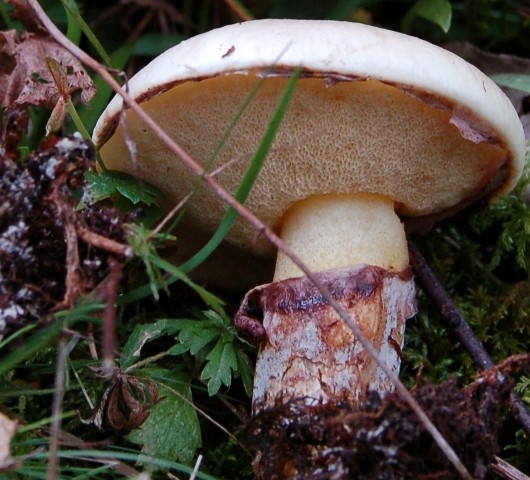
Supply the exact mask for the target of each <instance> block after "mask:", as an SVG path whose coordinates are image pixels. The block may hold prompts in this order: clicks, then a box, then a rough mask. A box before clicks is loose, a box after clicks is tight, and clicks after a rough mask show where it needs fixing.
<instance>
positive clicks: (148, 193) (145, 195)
mask: <svg viewBox="0 0 530 480" xmlns="http://www.w3.org/2000/svg"><path fill="white" fill-rule="evenodd" d="M85 180H86V186H85V189H86V193H85V195H87V196H88V197H89V198H90V199H91V200H92V201H94V202H99V201H101V200H105V199H107V198H110V197H112V196H114V195H116V194H117V193H119V194H121V195H123V196H124V197H125V198H127V199H128V200H129V201H130V202H132V204H133V205H137V204H138V203H140V202H143V203H145V204H146V205H153V204H154V205H158V204H157V202H156V199H157V198H161V197H162V193H161V192H160V190H158V188H156V187H155V186H153V185H151V184H150V183H147V182H144V181H143V180H139V179H138V178H136V177H133V176H132V175H129V174H128V173H125V172H120V171H118V170H104V171H102V172H93V171H90V172H87V173H86V174H85Z"/></svg>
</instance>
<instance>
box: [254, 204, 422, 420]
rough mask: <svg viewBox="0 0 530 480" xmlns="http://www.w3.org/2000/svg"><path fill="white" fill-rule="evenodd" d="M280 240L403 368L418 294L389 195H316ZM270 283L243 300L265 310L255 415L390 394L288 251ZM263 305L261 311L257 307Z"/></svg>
mask: <svg viewBox="0 0 530 480" xmlns="http://www.w3.org/2000/svg"><path fill="white" fill-rule="evenodd" d="M282 239H284V240H285V241H286V242H287V243H288V244H289V245H290V247H291V248H292V249H293V250H294V252H295V253H296V254H297V255H298V256H299V257H300V258H301V260H302V261H303V262H304V263H306V264H307V265H308V266H309V268H311V269H313V270H315V271H317V272H320V273H318V275H319V277H320V279H321V281H322V283H323V284H324V285H326V287H327V288H328V289H329V290H330V292H331V293H332V294H333V296H334V297H335V298H336V300H337V301H338V302H340V303H341V304H342V306H343V307H344V308H345V309H346V310H347V311H348V312H349V313H350V315H351V316H352V318H353V319H354V321H356V322H357V324H358V325H359V327H360V328H361V330H362V331H363V333H364V334H365V335H366V337H367V338H368V339H369V340H370V341H371V342H372V343H373V345H374V347H375V348H376V349H377V351H378V352H379V354H380V357H381V359H382V361H384V362H386V363H387V365H388V366H389V367H390V368H391V369H392V370H394V371H395V372H397V371H398V370H399V365H400V359H401V348H402V345H403V334H404V329H405V321H406V319H407V318H409V317H411V316H412V315H414V313H415V312H416V310H415V308H416V307H415V290H414V282H413V279H412V274H411V270H410V267H409V266H408V251H407V243H406V237H405V232H404V228H403V225H402V223H401V221H400V220H399V218H398V217H397V215H396V214H395V213H394V208H393V204H392V202H391V201H389V200H388V199H386V198H385V197H382V196H378V195H372V194H355V195H330V196H315V197H311V198H309V199H307V200H304V201H303V202H300V203H298V204H296V205H295V206H293V207H292V208H291V209H290V210H289V211H288V212H287V214H286V215H285V217H284V223H283V225H282ZM274 280H275V281H274V283H271V284H269V285H265V286H262V287H258V288H257V289H255V290H254V291H251V292H250V293H249V295H248V296H247V299H246V301H245V302H244V305H245V306H250V307H252V308H250V307H249V309H248V311H255V309H256V306H258V308H259V309H261V311H262V313H263V328H264V330H265V339H264V341H262V343H261V345H260V351H259V354H258V360H257V365H256V376H255V382H254V399H253V402H254V411H255V412H257V411H260V410H261V409H263V408H267V407H273V406H277V405H278V404H283V403H287V402H288V401H289V400H294V399H300V398H304V400H305V401H306V402H308V403H309V404H313V403H315V402H324V403H328V402H334V403H336V402H342V401H349V402H352V403H356V402H359V401H360V400H361V399H362V398H363V397H364V395H365V393H366V391H367V389H368V388H370V389H375V390H378V391H387V390H390V389H392V385H391V382H390V381H389V380H388V379H387V378H386V376H385V375H384V373H383V372H382V370H381V369H380V368H379V366H378V365H377V363H376V361H375V360H374V359H372V358H370V356H369V355H368V354H367V352H366V351H365V350H364V349H363V347H362V345H361V344H360V342H359V341H358V339H356V338H355V336H354V335H353V333H352V331H351V330H350V329H349V328H348V326H347V325H345V324H344V322H343V321H342V320H341V319H340V318H339V317H338V315H337V313H336V312H335V311H334V310H333V309H332V308H331V307H330V306H329V305H328V304H327V302H325V300H324V299H323V297H322V295H321V294H320V292H319V291H318V290H317V289H316V288H315V287H314V285H312V283H311V282H310V281H309V280H308V279H307V278H306V277H303V276H301V275H300V271H299V270H298V268H297V267H296V266H295V265H294V264H293V263H292V262H291V261H290V260H289V259H288V258H287V257H286V256H285V255H283V254H281V253H280V254H279V257H278V261H277V268H276V274H275V277H274ZM256 304H257V305H256Z"/></svg>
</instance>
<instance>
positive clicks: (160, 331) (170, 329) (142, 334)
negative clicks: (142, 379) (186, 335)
mask: <svg viewBox="0 0 530 480" xmlns="http://www.w3.org/2000/svg"><path fill="white" fill-rule="evenodd" d="M176 331H177V326H176V325H175V320H170V319H163V320H158V321H157V322H154V323H148V324H142V325H136V326H135V327H134V330H133V331H132V333H131V334H130V335H129V338H128V339H127V343H126V344H125V345H124V347H123V349H122V352H121V356H120V366H121V368H128V367H130V366H131V365H133V364H134V363H135V362H136V361H137V360H138V359H139V358H140V353H141V350H142V348H143V346H144V345H145V344H146V343H147V342H150V341H151V340H154V339H156V338H158V337H161V336H162V335H171V334H174V333H175V332H176Z"/></svg>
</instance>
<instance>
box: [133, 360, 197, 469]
mask: <svg viewBox="0 0 530 480" xmlns="http://www.w3.org/2000/svg"><path fill="white" fill-rule="evenodd" d="M148 372H149V377H150V378H151V379H153V380H154V381H155V382H156V384H157V387H158V389H159V395H160V398H162V400H160V401H159V402H158V403H157V404H156V405H155V406H154V407H153V408H152V410H151V413H150V415H149V417H147V420H146V421H145V422H144V423H143V424H142V425H141V427H140V428H138V429H136V430H133V431H132V432H131V433H130V434H129V435H128V436H127V438H128V440H129V441H131V442H133V443H136V444H139V445H142V453H144V454H147V455H150V456H153V457H156V458H163V459H166V460H172V461H180V462H182V463H185V464H188V465H189V464H190V463H191V462H192V461H193V457H194V455H195V451H196V450H197V448H198V447H199V446H200V444H201V434H200V425H199V419H198V418H197V413H196V411H195V409H194V408H193V404H192V396H191V389H190V384H189V381H188V379H187V378H186V376H185V375H183V374H182V373H180V372H171V371H169V370H163V369H151V370H149V371H148ZM161 379H164V380H163V381H161Z"/></svg>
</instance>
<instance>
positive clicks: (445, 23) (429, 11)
mask: <svg viewBox="0 0 530 480" xmlns="http://www.w3.org/2000/svg"><path fill="white" fill-rule="evenodd" d="M452 16H453V9H452V7H451V2H450V1H449V0H418V1H417V2H416V3H415V4H414V6H413V7H412V8H411V9H410V10H409V12H408V13H407V15H406V16H405V19H404V20H403V24H402V29H403V31H405V32H408V31H410V27H411V25H412V21H413V20H414V18H416V17H421V18H424V19H425V20H427V21H429V22H431V23H434V24H435V25H438V26H439V27H440V28H441V29H442V30H443V31H444V33H447V32H448V31H449V28H450V27H451V19H452Z"/></svg>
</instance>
